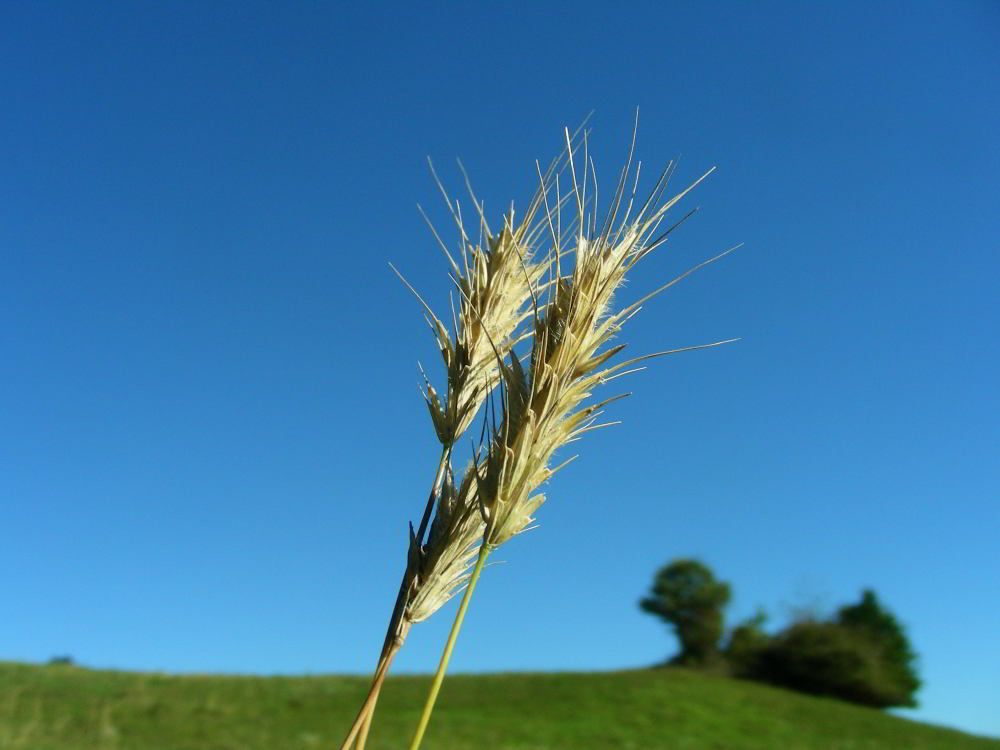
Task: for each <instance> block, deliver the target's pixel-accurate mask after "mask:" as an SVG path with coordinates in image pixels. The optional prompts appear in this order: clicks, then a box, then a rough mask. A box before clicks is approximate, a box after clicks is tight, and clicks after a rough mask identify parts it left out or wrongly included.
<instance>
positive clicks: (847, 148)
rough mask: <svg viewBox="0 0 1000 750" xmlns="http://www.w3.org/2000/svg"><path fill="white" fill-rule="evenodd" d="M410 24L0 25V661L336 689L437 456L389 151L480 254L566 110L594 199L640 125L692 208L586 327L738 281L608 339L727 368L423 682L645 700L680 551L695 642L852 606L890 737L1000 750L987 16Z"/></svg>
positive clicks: (665, 416)
mask: <svg viewBox="0 0 1000 750" xmlns="http://www.w3.org/2000/svg"><path fill="white" fill-rule="evenodd" d="M353 6H357V7H353ZM361 6H364V7H361ZM416 6H417V4H414V3H405V4H403V3H400V4H398V5H379V6H376V5H374V4H367V3H358V4H348V3H320V2H293V3H275V2H266V3H265V2H248V3H244V2H218V3H157V2H137V3H75V2H72V3H51V2H38V3H27V2H25V3H5V4H4V5H3V8H2V9H0V101H2V102H3V105H2V115H0V260H2V263H0V658H3V659H12V660H32V661H44V660H47V659H48V658H49V657H51V656H53V655H56V654H71V655H72V656H73V657H74V658H75V659H76V660H77V661H78V662H81V663H83V664H87V665H92V666H100V667H118V668H126V669H162V670H170V671H233V672H262V673H272V672H284V673H300V672H355V673H360V672H364V671H367V670H369V669H370V668H371V666H372V665H373V663H374V661H375V659H376V656H377V653H376V652H377V650H378V648H379V646H380V644H381V639H382V634H383V632H384V627H385V622H386V618H387V617H388V613H389V609H390V606H391V604H392V600H393V598H394V595H395V592H396V586H397V585H398V580H399V575H400V573H401V570H402V566H403V563H404V552H405V544H406V523H407V521H408V520H411V519H413V520H415V519H417V518H418V516H419V513H420V510H421V508H422V506H423V502H424V499H425V496H426V491H427V488H428V486H429V484H430V481H431V478H432V477H431V474H432V472H433V466H434V463H435V461H436V457H437V448H436V444H435V439H434V437H433V434H432V431H431V427H430V424H429V420H428V418H427V413H426V410H425V407H424V405H423V403H422V402H421V400H420V397H419V395H418V392H417V388H416V385H417V383H418V377H419V375H418V371H417V368H416V361H417V360H418V359H419V360H422V361H423V362H424V363H425V364H426V365H432V364H437V363H436V352H435V348H434V344H433V342H432V340H431V338H430V336H429V335H428V333H427V330H426V327H425V325H424V323H423V321H422V319H421V315H420V310H419V308H418V307H417V305H416V304H415V302H414V301H413V299H412V298H411V297H410V296H409V294H408V293H407V292H406V291H405V290H404V289H403V288H402V286H401V285H400V284H399V282H398V281H397V280H396V279H395V278H394V276H393V275H392V274H391V272H390V271H389V269H388V267H387V265H386V263H387V261H392V262H393V263H394V264H395V265H397V266H398V267H399V268H400V269H401V270H402V271H403V272H404V273H405V274H407V276H408V277H409V279H410V280H411V281H412V282H413V283H414V284H415V285H416V286H417V288H418V289H420V290H421V291H422V292H424V293H426V296H427V297H428V298H429V299H430V300H431V301H432V303H433V304H436V305H439V306H440V305H444V304H445V302H446V299H447V297H446V293H447V288H448V280H447V276H446V272H447V270H446V266H445V263H444V261H443V259H442V256H441V254H440V253H439V252H438V251H437V250H436V249H435V246H434V244H433V241H432V239H431V237H430V235H429V233H428V232H427V230H426V228H425V227H424V225H423V222H422V220H421V219H420V216H419V214H418V213H417V210H416V208H415V204H416V202H418V201H419V202H421V203H422V204H423V205H425V206H428V207H429V208H430V210H431V213H432V215H433V217H434V218H435V220H436V222H437V223H438V225H439V227H441V230H442V231H444V230H446V229H448V224H447V221H446V219H445V216H444V214H443V204H442V202H441V201H440V198H439V196H438V195H437V192H436V189H435V187H434V185H433V183H432V182H431V180H430V178H429V177H428V174H427V170H426V165H425V162H424V159H425V156H426V155H428V154H429V155H431V156H432V157H433V158H434V159H435V161H436V164H437V165H438V168H439V171H440V173H441V174H442V177H443V179H444V181H445V182H446V183H447V184H448V185H449V186H450V187H451V188H452V189H453V190H454V192H455V193H458V192H459V188H460V186H461V183H460V179H459V173H458V171H457V170H456V168H455V166H454V158H455V157H456V156H457V157H461V158H462V159H463V161H464V163H465V164H466V166H467V167H468V169H469V171H470V173H471V176H472V179H473V181H474V184H475V185H476V186H477V188H478V189H479V190H480V191H481V194H482V196H483V197H484V198H485V200H486V205H487V211H488V212H490V207H491V206H493V207H494V208H493V211H492V215H493V216H494V217H496V216H499V213H500V211H501V208H502V207H503V206H504V205H506V204H507V203H508V202H509V201H510V200H511V199H515V200H516V201H517V202H518V204H519V205H524V203H525V201H526V200H527V198H528V197H529V195H530V193H531V191H532V190H533V187H534V160H535V159H541V160H542V161H543V162H544V161H546V160H547V159H549V158H551V157H552V156H554V155H555V153H556V152H557V151H558V150H559V149H560V147H561V139H562V128H563V126H565V125H570V126H573V125H575V124H577V123H578V122H579V121H580V120H581V119H582V118H583V116H584V115H585V114H586V113H587V112H588V111H590V110H591V109H594V110H596V112H595V115H594V117H593V119H592V122H591V124H592V127H593V136H592V139H591V151H592V154H593V155H594V157H595V161H596V162H597V169H598V175H599V176H602V177H603V179H604V184H605V188H606V193H610V192H611V187H612V183H613V178H612V175H614V174H616V173H617V170H618V169H619V167H620V165H621V162H622V160H623V158H624V156H625V153H626V149H627V141H628V137H629V135H630V130H631V126H632V120H633V116H634V110H635V108H636V106H638V107H639V108H640V120H641V122H640V127H639V140H638V147H637V153H638V156H639V157H640V158H641V159H642V160H643V162H644V164H645V169H647V170H648V172H649V173H652V172H654V171H656V170H657V169H658V168H659V166H660V165H662V164H663V163H665V162H666V161H667V160H668V159H671V158H675V157H680V166H679V168H678V171H677V178H676V183H675V185H676V186H677V187H678V188H679V187H681V186H683V184H684V183H685V181H690V180H691V179H693V178H694V177H696V176H698V175H699V174H701V173H702V172H703V171H704V170H705V169H707V168H708V167H711V166H713V165H717V166H718V167H719V170H718V172H717V173H715V174H714V175H713V176H712V177H711V178H710V179H709V180H708V181H707V182H706V183H705V184H703V186H702V187H700V188H699V189H698V190H697V193H696V195H695V196H694V197H693V198H692V199H691V200H689V201H687V202H686V204H685V206H686V207H693V206H694V205H700V206H702V211H701V212H700V213H699V214H698V215H697V217H696V218H695V219H693V220H692V221H691V222H689V223H688V224H687V225H685V227H684V229H683V230H682V231H680V232H678V234H677V235H676V241H675V242H673V244H672V245H671V246H668V248H666V249H665V250H664V252H662V253H661V254H657V255H656V256H654V257H653V258H651V259H650V261H649V262H648V263H647V264H645V265H644V266H643V267H642V268H641V272H640V273H638V274H636V275H635V276H634V277H633V279H632V281H631V283H630V285H629V288H628V289H627V290H626V291H625V293H624V294H623V295H622V296H623V299H629V298H635V297H636V296H638V295H640V294H641V293H643V292H645V291H648V290H649V289H652V288H653V287H655V286H657V285H658V284H659V283H662V282H663V281H664V280H666V279H667V278H668V277H670V276H671V274H676V273H677V272H679V271H681V270H683V269H684V268H686V267H687V266H688V265H691V264H693V263H695V262H697V261H699V260H701V259H704V258H706V257H708V256H709V255H711V254H714V253H716V252H718V251H720V250H722V249H724V248H726V247H729V246H730V245H733V244H735V243H737V242H745V243H746V244H745V246H744V248H743V249H741V250H740V251H739V252H737V253H736V254H734V255H732V256H730V257H729V258H727V259H725V261H723V262H721V263H719V264H716V265H713V266H711V267H709V268H707V269H705V270H704V271H703V272H700V273H699V274H698V275H696V276H695V277H692V278H690V279H688V280H686V281H685V282H684V283H683V284H681V285H679V286H678V287H677V288H676V289H675V290H672V291H671V293H670V294H669V295H667V296H664V297H662V298H660V299H659V300H658V301H657V302H656V303H654V304H652V305H649V306H648V307H646V308H645V309H644V311H643V313H642V314H641V315H640V316H639V317H638V318H637V319H635V320H634V322H633V324H630V327H629V329H628V331H627V332H626V334H625V336H624V337H623V338H624V340H626V341H628V342H629V343H630V346H631V349H632V350H633V351H635V352H636V353H643V352H649V351H655V350H658V349H663V348H668V347H674V346H685V345H691V344H697V343H703V342H707V341H712V340H717V339H723V338H730V337H735V336H740V337H742V341H741V342H740V343H738V344H735V345H732V346H728V347H724V348H721V349H714V350H711V351H706V352H695V353H691V354H686V355H682V356H678V357H674V358H670V359H669V360H668V361H662V360H661V361H658V362H657V363H655V364H654V366H652V367H651V368H650V370H648V371H647V372H645V373H642V374H640V375H638V376H635V378H634V380H633V381H632V383H631V385H630V389H631V390H634V391H635V392H636V395H635V396H634V397H633V398H632V399H629V400H627V401H625V402H622V403H620V404H617V405H616V406H615V407H614V413H615V415H616V416H617V417H618V418H620V419H623V420H624V422H625V423H624V425H622V426H621V427H617V428H615V429H613V430H607V431H603V432H599V433H595V434H593V435H592V436H590V437H588V438H587V439H586V441H585V442H584V443H582V444H581V451H580V452H581V453H582V457H581V459H580V460H579V461H577V462H576V463H575V464H574V465H573V466H572V467H571V468H570V469H567V470H566V471H565V472H564V473H563V474H561V475H560V476H559V477H558V478H557V479H555V480H553V482H552V483H551V485H550V486H549V488H548V493H549V495H550V497H551V500H550V502H549V503H548V504H546V505H545V506H544V507H543V508H542V510H541V511H540V512H539V514H538V519H539V521H540V523H541V527H540V528H539V529H538V530H536V531H533V532H532V533H530V534H527V535H524V536H522V537H519V538H518V539H516V540H515V541H514V542H512V543H510V544H509V545H508V546H506V547H505V548H504V549H503V550H502V551H501V552H499V553H496V554H495V555H494V557H495V558H500V559H502V560H505V561H506V564H505V565H501V566H495V567H491V568H489V569H488V570H487V572H486V574H485V575H484V577H483V580H482V582H481V584H480V588H479V589H478V590H477V593H476V596H475V598H474V601H473V606H472V608H471V610H470V614H469V617H468V619H467V621H466V626H465V629H464V630H463V632H462V636H461V640H460V642H459V645H458V648H457V649H456V652H455V656H454V660H453V668H454V669H455V670H459V671H487V670H549V669H571V670H604V669H619V668H627V667H641V666H643V665H649V664H652V663H654V662H658V661H661V660H662V659H664V658H665V657H666V656H667V655H668V654H669V653H670V652H671V651H672V650H673V649H674V646H675V644H674V642H673V640H672V639H671V637H670V636H669V635H668V633H667V631H666V630H665V628H664V627H663V626H662V625H661V624H660V623H659V622H657V621H655V620H654V619H652V618H650V617H649V616H646V615H643V614H642V613H640V612H639V610H638V608H637V600H638V599H639V598H640V596H642V595H643V594H644V593H645V590H646V588H647V587H648V585H649V583H650V581H651V579H652V575H653V572H654V570H655V569H656V568H657V567H658V566H659V565H661V564H664V563H666V562H668V561H669V560H671V559H673V558H675V557H679V556H689V555H695V556H699V557H700V558H701V559H703V560H704V561H705V562H707V563H708V564H710V565H711V566H712V567H713V568H714V569H715V570H716V572H717V574H718V575H719V576H720V577H722V578H724V579H725V580H728V581H729V582H730V583H731V584H732V586H733V590H734V600H733V602H732V605H731V607H730V610H729V620H730V622H734V621H736V620H738V619H741V618H743V617H746V616H748V615H750V614H752V613H753V611H754V610H755V609H756V608H757V607H758V606H761V605H762V606H764V607H765V608H767V610H768V611H769V612H770V613H771V614H772V626H774V627H780V626H781V624H782V623H783V622H785V621H787V618H788V617H789V616H790V613H791V612H793V611H795V610H797V609H801V608H812V609H813V610H815V611H819V612H821V613H823V612H826V613H828V612H831V611H833V610H834V609H835V608H836V607H837V606H839V605H841V604H844V603H847V602H851V601H854V600H856V599H857V598H858V596H859V594H860V592H861V589H862V588H863V587H865V586H871V587H874V588H875V590H876V591H877V592H878V594H879V595H880V597H881V598H882V599H883V600H884V601H885V602H886V604H887V605H888V606H889V607H890V609H892V610H893V611H894V612H895V613H896V614H897V615H898V616H899V618H900V619H901V620H902V621H903V622H904V623H905V625H906V627H907V629H908V633H909V635H910V637H911V640H912V642H913V644H914V647H915V649H916V650H917V651H918V653H919V654H920V657H921V660H920V664H921V673H922V676H923V678H924V679H925V681H926V687H925V688H924V689H923V690H922V691H921V693H920V694H919V699H920V702H921V707H920V708H919V709H918V710H916V711H914V712H912V715H913V716H916V717H918V718H921V719H924V720H928V721H933V722H937V723H943V724H947V725H952V726H957V727H961V728H965V729H968V730H970V731H976V732H982V733H990V734H994V735H1000V718H998V717H1000V714H998V713H997V712H996V710H995V709H996V705H997V696H998V695H1000V656H998V654H1000V652H998V650H997V648H996V638H997V635H998V634H1000V597H998V596H997V583H996V581H997V578H998V576H1000V555H998V552H997V549H998V546H997V539H998V537H1000V513H998V505H997V503H998V498H1000V461H998V460H997V458H998V456H997V453H998V444H1000V441H998V438H1000V434H998V424H1000V419H998V417H1000V413H998V412H1000V409H998V389H997V372H998V365H1000V353H998V343H997V342H998V333H1000V331H998V328H1000V325H998V323H1000V309H998V303H997V291H996V289H997V278H998V273H1000V261H998V253H997V251H998V242H997V238H998V230H1000V220H998V215H1000V211H998V198H1000V190H998V181H997V174H998V171H1000V149H998V147H997V133H998V132H1000V117H998V102H1000V55H998V50H1000V5H998V4H997V3H995V2H987V1H983V2H972V1H969V0H965V1H963V0H954V1H952V2H940V3H925V2H913V3H905V4H904V3H869V2H865V3H829V4H825V3H824V4H821V3H787V4H765V3H758V2H752V3H751V2H747V3H702V2H692V3H681V4H674V5H668V4H666V3H651V2H650V3H634V4H610V3H609V4H596V3H574V4H571V5H565V4H559V5H556V4H553V5H548V6H546V5H541V4H533V5H531V6H527V5H525V6H520V5H514V4H510V5H500V4H488V3H483V4H478V3H477V4H474V7H473V4H458V3H455V4H450V5H448V4H427V5H424V4H420V7H419V8H418V7H416ZM446 236H447V237H448V238H449V240H451V239H453V234H452V233H448V234H446ZM432 371H433V372H434V373H435V376H436V377H437V378H438V381H437V382H439V383H440V382H442V381H441V376H442V373H441V372H440V368H438V369H437V370H432ZM607 395H611V394H610V393H609V394H607ZM453 612H454V603H453V604H452V605H451V606H449V607H448V608H447V609H446V610H445V611H443V612H441V613H439V614H438V616H436V617H435V618H434V619H433V620H432V621H430V622H428V623H426V624H422V625H420V626H418V627H416V628H414V630H413V632H412V633H411V635H410V638H409V642H408V644H407V647H406V648H405V649H404V650H403V651H402V652H401V655H400V657H399V659H398V660H397V666H398V668H399V670H400V671H429V670H431V669H432V668H433V666H434V665H435V663H436V660H437V658H438V654H439V651H440V647H441V645H442V644H443V641H444V638H445V633H446V630H447V627H448V626H449V624H450V620H451V616H452V614H453Z"/></svg>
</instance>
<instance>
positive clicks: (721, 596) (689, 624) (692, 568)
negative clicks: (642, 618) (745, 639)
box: [639, 559, 730, 665]
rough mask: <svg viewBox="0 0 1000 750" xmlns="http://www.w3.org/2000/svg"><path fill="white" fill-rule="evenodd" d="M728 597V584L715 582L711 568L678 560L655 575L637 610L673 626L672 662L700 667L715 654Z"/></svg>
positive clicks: (695, 562)
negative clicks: (675, 642)
mask: <svg viewBox="0 0 1000 750" xmlns="http://www.w3.org/2000/svg"><path fill="white" fill-rule="evenodd" d="M729 596H730V592H729V584H728V583H725V582H724V581H718V580H716V578H715V575H714V574H713V573H712V571H711V569H710V568H708V567H707V566H706V565H704V564H702V563H701V562H699V561H697V560H689V559H681V560H675V561H674V562H672V563H670V564H669V565H667V566H665V567H663V568H661V569H660V570H659V571H658V572H657V574H656V577H655V578H654V579H653V586H652V589H651V590H650V595H649V596H647V597H645V598H643V599H642V600H641V601H640V602H639V607H640V609H642V611H643V612H648V613H649V614H653V615H656V616H657V617H660V618H661V619H663V620H664V621H666V622H667V623H669V624H670V625H672V626H673V628H674V631H675V633H676V634H677V639H678V640H679V641H680V643H681V652H680V654H678V655H677V657H675V658H674V662H676V663H679V664H691V665H703V664H706V663H708V662H710V661H712V660H713V659H714V658H715V656H716V655H717V654H718V647H719V639H720V638H721V637H722V631H723V613H722V610H723V609H724V608H725V606H726V605H727V604H728V603H729Z"/></svg>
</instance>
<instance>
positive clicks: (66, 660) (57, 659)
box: [49, 655, 74, 667]
mask: <svg viewBox="0 0 1000 750" xmlns="http://www.w3.org/2000/svg"><path fill="white" fill-rule="evenodd" d="M73 663H74V662H73V657H72V656H64V655H60V656H53V657H52V658H51V659H49V665H50V666H63V667H69V666H72V665H73Z"/></svg>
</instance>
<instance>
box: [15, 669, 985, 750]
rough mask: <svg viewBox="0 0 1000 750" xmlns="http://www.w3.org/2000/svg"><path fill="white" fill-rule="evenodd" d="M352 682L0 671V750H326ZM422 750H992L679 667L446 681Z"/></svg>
mask: <svg viewBox="0 0 1000 750" xmlns="http://www.w3.org/2000/svg"><path fill="white" fill-rule="evenodd" d="M428 683H429V678H426V677H395V678H390V679H389V681H388V682H387V684H386V687H385V690H384V691H383V699H382V701H381V704H380V709H379V712H378V716H377V718H376V721H375V725H374V728H373V731H372V735H371V737H370V740H369V743H368V747H369V748H371V750H380V749H382V748H393V749H394V750H395V749H398V748H400V747H405V742H406V740H408V739H409V735H410V732H411V731H412V729H413V727H414V725H415V723H416V719H417V715H418V712H419V710H420V707H421V705H422V702H423V699H424V696H425V694H426V690H427V686H428ZM366 687H367V685H366V680H365V679H363V678H357V677H331V676H324V677H220V676H214V675H206V676H172V675H170V676H168V675H159V674H141V673H131V672H110V671H96V670H89V669H81V668H77V667H67V666H37V665H27V664H10V663H0V748H3V749H4V750H21V749H30V750H84V748H86V749H87V750H97V749H98V748H99V749H100V750H243V749H244V748H246V749H248V750H250V749H253V750H256V749H257V748H259V749H260V750H265V749H266V750H293V749H302V750H308V749H309V748H336V747H337V746H339V743H340V740H341V739H342V733H343V732H344V731H345V729H346V728H347V726H348V725H349V724H350V722H351V720H352V719H353V714H354V711H355V710H356V708H357V706H358V704H359V702H360V700H361V697H362V695H363V693H364V691H365V688H366ZM424 747H426V748H428V750H459V748H469V749H472V748H475V750H483V749H484V748H487V749H489V750H548V749H549V748H609V749H610V748H618V749H621V750H625V749H626V748H633V749H634V750H656V749H658V748H664V749H666V748H671V749H674V748H676V749H677V750H682V749H683V750H709V749H718V750H723V749H725V750H750V749H751V748H753V749H755V750H756V749H759V750H764V749H765V748H766V749H767V750H773V749H775V748H780V749H781V750H820V749H822V750H876V749H879V750H883V749H884V750H902V749H905V750H932V749H940V750H945V749H948V750H950V749H952V748H954V749H955V750H964V749H966V748H968V750H974V749H977V750H1000V741H998V740H990V739H984V738H980V737H973V736H971V735H967V734H962V733H960V732H953V731H949V730H946V729H939V728H937V727H931V726H927V725H923V724H917V723H914V722H910V721H906V720H903V719H898V718H895V717H892V716H888V715H885V714H883V713H881V712H878V711H875V710H871V709H865V708H859V707H856V706H851V705H847V704H844V703H839V702H837V701H832V700H825V699H819V698H811V697H807V696H803V695H798V694H795V693H790V692H786V691H783V690H778V689H775V688H770V687H766V686H763V685H757V684H753V683H748V682H740V681H735V680H729V679H726V678H722V677H712V676H707V675H702V674H697V673H692V672H687V671H684V670H678V669H661V670H645V671H632V672H612V673H599V674H496V675H476V676H472V675H457V676H452V677H449V678H448V679H447V680H446V681H445V684H444V688H443V690H442V692H441V699H440V700H439V702H438V709H437V711H436V712H435V715H434V719H433V721H432V722H431V728H430V730H429V732H428V735H427V739H426V740H425V743H424Z"/></svg>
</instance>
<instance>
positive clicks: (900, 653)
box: [837, 589, 920, 706]
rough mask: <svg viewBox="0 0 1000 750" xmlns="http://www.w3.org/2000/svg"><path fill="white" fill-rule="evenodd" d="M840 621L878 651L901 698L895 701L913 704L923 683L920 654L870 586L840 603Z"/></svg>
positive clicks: (889, 678) (905, 704)
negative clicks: (858, 598)
mask: <svg viewBox="0 0 1000 750" xmlns="http://www.w3.org/2000/svg"><path fill="white" fill-rule="evenodd" d="M837 623H838V624H839V625H841V626H843V627H845V628H849V629H850V630H852V631H854V632H855V633H857V634H858V635H859V636H861V637H863V638H865V639H867V640H868V641H869V642H870V643H871V644H872V646H873V647H874V648H875V649H876V650H877V651H878V653H879V656H880V657H881V662H882V664H883V668H884V670H885V672H886V679H887V681H888V682H890V683H892V685H893V687H894V688H895V690H894V692H895V693H896V695H897V697H898V698H899V700H900V701H901V702H900V703H895V704H892V705H902V706H914V705H916V702H915V701H914V698H913V694H914V693H916V691H917V689H918V688H919V687H920V678H919V677H918V676H917V669H916V661H917V655H916V654H915V653H914V651H913V648H912V647H911V646H910V641H909V640H908V639H907V637H906V632H905V631H904V630H903V626H902V625H900V624H899V622H898V621H897V620H896V618H895V616H894V615H893V614H892V613H891V612H889V611H888V610H887V609H885V608H884V607H883V606H882V605H881V604H880V603H879V601H878V598H877V597H876V596H875V592H874V591H872V590H871V589H865V590H864V591H863V592H862V594H861V601H860V602H858V603H857V604H852V605H849V606H846V607H841V609H840V611H839V612H838V613H837Z"/></svg>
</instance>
